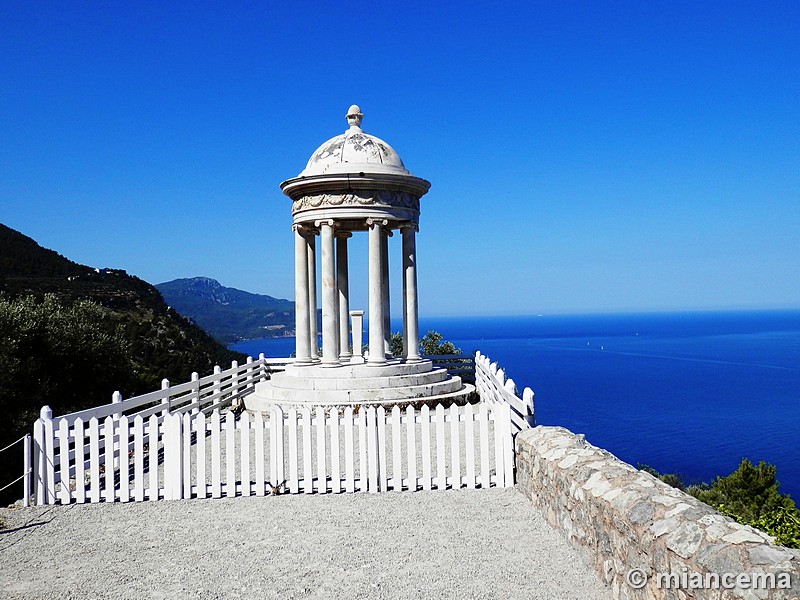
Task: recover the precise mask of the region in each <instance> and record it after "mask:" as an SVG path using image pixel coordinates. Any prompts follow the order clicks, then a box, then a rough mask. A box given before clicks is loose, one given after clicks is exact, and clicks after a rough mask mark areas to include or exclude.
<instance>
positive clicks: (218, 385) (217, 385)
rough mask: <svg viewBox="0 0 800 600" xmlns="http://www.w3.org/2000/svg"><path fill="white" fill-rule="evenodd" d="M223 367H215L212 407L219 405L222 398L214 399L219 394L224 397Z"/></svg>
mask: <svg viewBox="0 0 800 600" xmlns="http://www.w3.org/2000/svg"><path fill="white" fill-rule="evenodd" d="M221 374H222V367H220V366H219V365H214V383H213V384H212V385H211V398H212V400H211V405H212V406H213V405H214V404H219V401H220V399H221V398H217V399H214V396H216V395H217V394H219V395H220V397H221V396H222V377H221Z"/></svg>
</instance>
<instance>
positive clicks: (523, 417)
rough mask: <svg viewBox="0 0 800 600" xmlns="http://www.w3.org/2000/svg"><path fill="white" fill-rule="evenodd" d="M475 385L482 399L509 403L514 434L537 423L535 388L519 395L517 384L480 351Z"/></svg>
mask: <svg viewBox="0 0 800 600" xmlns="http://www.w3.org/2000/svg"><path fill="white" fill-rule="evenodd" d="M475 387H476V388H477V390H478V394H479V395H480V397H481V399H482V400H485V401H486V402H490V403H492V404H498V403H502V404H507V405H508V406H509V407H510V408H511V415H510V416H511V424H512V428H513V431H512V433H513V434H514V435H516V434H517V432H519V431H521V430H522V429H527V428H529V427H533V426H535V425H536V419H535V417H534V411H533V390H531V388H528V387H526V388H525V389H524V390H523V392H522V398H520V397H519V396H517V385H516V384H515V383H514V380H513V379H510V378H507V377H506V374H505V372H504V371H503V369H501V368H500V367H499V366H498V364H497V363H496V362H492V361H490V360H489V358H488V357H487V356H484V355H482V354H481V353H480V352H476V353H475Z"/></svg>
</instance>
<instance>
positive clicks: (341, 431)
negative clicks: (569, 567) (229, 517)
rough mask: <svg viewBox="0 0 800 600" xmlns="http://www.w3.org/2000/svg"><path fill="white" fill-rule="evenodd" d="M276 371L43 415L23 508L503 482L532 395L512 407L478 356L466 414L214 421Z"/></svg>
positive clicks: (306, 414) (319, 412) (316, 413)
mask: <svg viewBox="0 0 800 600" xmlns="http://www.w3.org/2000/svg"><path fill="white" fill-rule="evenodd" d="M286 362H287V359H265V358H264V357H263V355H262V356H261V357H260V358H259V359H258V360H256V361H253V360H252V359H248V362H247V364H245V365H243V366H241V367H240V366H238V365H236V364H235V363H234V364H233V366H232V368H231V369H229V370H227V371H221V370H220V369H218V368H217V369H215V373H214V374H213V375H210V376H208V377H204V378H199V377H197V376H193V377H192V381H190V382H187V383H185V384H181V385H178V386H173V387H170V386H169V385H168V384H164V386H163V389H162V390H159V391H157V392H152V393H150V394H145V395H143V396H139V397H136V398H131V399H129V400H121V399H120V398H119V397H118V395H116V396H115V398H114V402H112V403H111V404H110V405H105V406H101V407H97V408H93V409H89V410H86V411H81V412H78V413H73V414H70V415H65V416H63V417H59V418H55V419H53V418H52V415H51V414H50V413H49V409H48V408H47V407H44V408H43V409H42V416H41V418H40V419H39V420H37V422H36V423H35V426H34V436H33V437H34V443H33V455H34V465H33V476H34V486H33V495H34V501H35V503H36V504H40V505H41V504H55V503H61V504H69V503H72V502H75V503H84V502H128V501H143V500H158V499H180V498H208V497H212V498H219V497H233V496H238V495H241V496H249V495H265V494H270V493H283V492H287V493H305V494H311V493H320V494H325V493H339V492H364V491H368V492H382V491H388V490H395V491H400V490H410V491H414V490H419V489H422V490H431V489H459V488H462V487H466V488H486V487H490V486H500V487H508V486H511V485H513V484H514V452H513V435H514V433H515V432H516V431H518V430H519V429H520V427H522V426H525V427H527V426H530V423H531V422H532V413H533V410H532V393H531V394H530V402H528V403H527V404H526V402H525V401H523V400H521V399H519V398H517V397H516V396H515V395H514V394H513V393H512V390H511V387H510V386H509V385H508V382H507V381H506V380H505V379H504V376H503V374H502V371H501V370H498V369H497V368H496V365H492V364H491V363H489V362H488V359H486V358H485V357H482V356H481V355H480V354H478V356H477V358H476V365H477V373H478V380H479V383H478V389H479V390H481V393H482V396H483V394H486V396H485V398H484V399H485V401H484V402H481V403H480V404H478V405H469V404H468V405H465V406H461V407H458V406H455V405H453V406H450V407H449V408H445V407H444V406H443V405H437V406H435V407H428V406H423V407H422V408H421V409H419V410H414V408H413V407H411V406H405V407H404V408H401V407H400V406H394V407H391V408H389V409H387V408H384V407H382V406H379V407H375V406H369V407H363V406H362V407H360V408H358V409H355V410H354V409H353V408H345V409H338V410H337V409H336V408H329V409H323V408H321V407H317V408H315V409H313V410H311V409H309V408H300V409H297V408H289V409H288V410H282V409H281V408H279V407H275V408H273V410H272V411H271V412H270V413H268V414H265V415H262V414H256V416H255V417H253V416H250V415H248V413H247V412H242V413H241V414H240V415H238V416H237V415H236V414H235V412H234V411H231V410H225V411H224V412H223V410H222V409H225V408H226V407H228V406H229V405H231V403H234V402H235V401H237V400H238V399H239V398H241V397H242V396H243V395H245V394H247V393H249V392H250V390H252V389H253V386H254V385H255V383H256V382H257V381H258V380H260V379H263V378H265V377H267V376H268V373H269V372H270V371H273V370H279V369H282V368H283V365H285V363H286ZM512 385H513V382H512ZM528 391H529V390H526V393H527V392H528ZM526 407H527V408H526ZM520 415H522V416H520ZM520 419H522V420H520Z"/></svg>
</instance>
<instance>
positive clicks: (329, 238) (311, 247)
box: [244, 105, 474, 411]
mask: <svg viewBox="0 0 800 600" xmlns="http://www.w3.org/2000/svg"><path fill="white" fill-rule="evenodd" d="M363 116H364V115H363V114H362V113H361V110H360V109H359V107H358V106H355V105H353V106H351V107H350V109H349V110H348V111H347V115H346V119H347V123H348V125H349V128H348V129H347V131H345V132H344V133H343V134H341V135H337V136H336V137H334V138H331V139H330V140H328V141H327V142H325V143H324V144H322V145H321V146H320V147H319V148H318V149H317V150H316V151H315V152H314V153H313V154H312V155H311V158H310V159H309V161H308V164H307V165H306V168H305V169H303V171H302V172H301V173H300V174H299V175H298V176H297V177H294V178H292V179H287V180H286V181H284V182H283V183H282V184H281V189H282V190H283V192H284V194H286V195H287V196H289V198H291V200H292V217H293V223H294V224H293V230H294V240H295V261H294V263H295V264H294V267H295V334H296V351H295V359H294V361H293V362H292V363H291V364H289V365H287V367H286V370H285V371H284V372H282V373H275V374H273V375H272V377H271V378H270V379H269V380H268V381H264V382H261V383H259V384H257V385H256V389H255V391H254V393H253V394H251V395H250V396H248V397H247V398H245V401H244V402H245V406H246V408H247V409H249V410H254V411H266V410H269V408H270V406H272V405H274V404H280V405H286V404H302V405H314V406H319V405H323V406H324V405H343V406H344V405H354V404H359V405H361V404H373V403H378V404H380V403H385V404H396V403H398V402H403V401H414V402H416V401H425V400H431V401H435V402H441V401H448V400H461V399H463V398H464V397H466V396H467V395H468V394H469V393H470V392H472V391H473V389H474V388H473V386H471V385H469V384H464V383H462V381H461V379H460V378H459V377H456V376H450V375H448V373H447V371H446V370H445V369H435V368H434V367H433V365H432V363H431V361H429V360H424V359H422V358H421V357H420V355H419V345H418V343H417V342H418V340H419V327H418V322H417V319H418V317H417V314H418V310H417V249H416V235H417V231H418V229H419V214H420V198H421V197H422V196H423V195H425V194H426V193H427V191H428V189H429V188H430V183H429V182H428V181H426V180H424V179H421V178H419V177H415V176H413V175H412V174H411V173H410V172H409V171H408V169H406V167H405V165H404V164H403V161H402V160H401V159H400V156H399V155H398V154H397V152H395V151H394V149H393V148H392V147H391V146H390V145H389V144H387V143H386V142H384V141H383V140H381V139H379V138H377V137H374V136H372V135H368V134H366V133H364V132H363V131H362V129H361V121H362V119H363ZM393 231H399V232H400V234H401V235H402V277H401V279H402V280H401V282H400V283H401V285H402V289H403V294H402V299H403V307H402V314H403V341H404V347H403V356H402V357H393V356H392V355H391V353H390V338H391V331H390V325H389V284H390V282H389V273H388V263H389V249H388V238H389V237H390V236H391V235H393ZM361 232H367V235H368V236H369V245H368V248H369V251H368V257H367V259H368V260H367V264H366V267H367V269H368V281H369V284H368V285H369V290H368V291H369V306H368V324H369V331H368V343H369V352H368V357H367V358H366V360H365V358H364V356H362V352H361V347H362V318H363V315H364V312H363V311H360V310H352V311H351V310H350V306H349V269H350V264H349V257H348V249H347V246H348V239H349V238H350V237H352V236H353V235H354V234H358V233H361ZM317 237H319V246H320V248H319V250H318V245H317ZM317 252H321V261H320V264H321V271H322V272H321V273H319V274H318V273H317V268H316V265H317V257H316V254H317ZM318 286H319V287H321V298H322V332H321V333H322V353H321V355H320V353H319V351H318V343H317V340H318V337H319V333H320V332H318V331H317V314H318V309H317V290H318V289H319V287H318ZM351 320H352V326H351ZM409 341H411V343H409Z"/></svg>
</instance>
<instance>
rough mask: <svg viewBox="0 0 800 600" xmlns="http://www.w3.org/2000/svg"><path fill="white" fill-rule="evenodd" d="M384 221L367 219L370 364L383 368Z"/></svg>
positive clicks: (385, 222)
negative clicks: (382, 248)
mask: <svg viewBox="0 0 800 600" xmlns="http://www.w3.org/2000/svg"><path fill="white" fill-rule="evenodd" d="M386 224H387V221H385V220H383V219H367V226H368V227H369V360H368V364H370V365H375V366H381V365H383V364H385V363H386V354H385V352H384V343H385V342H384V321H383V284H382V281H383V280H384V279H385V277H386V274H385V273H384V272H383V264H384V263H383V261H382V260H381V247H382V245H383V242H384V240H385V236H384V234H383V227H384V225H386Z"/></svg>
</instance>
